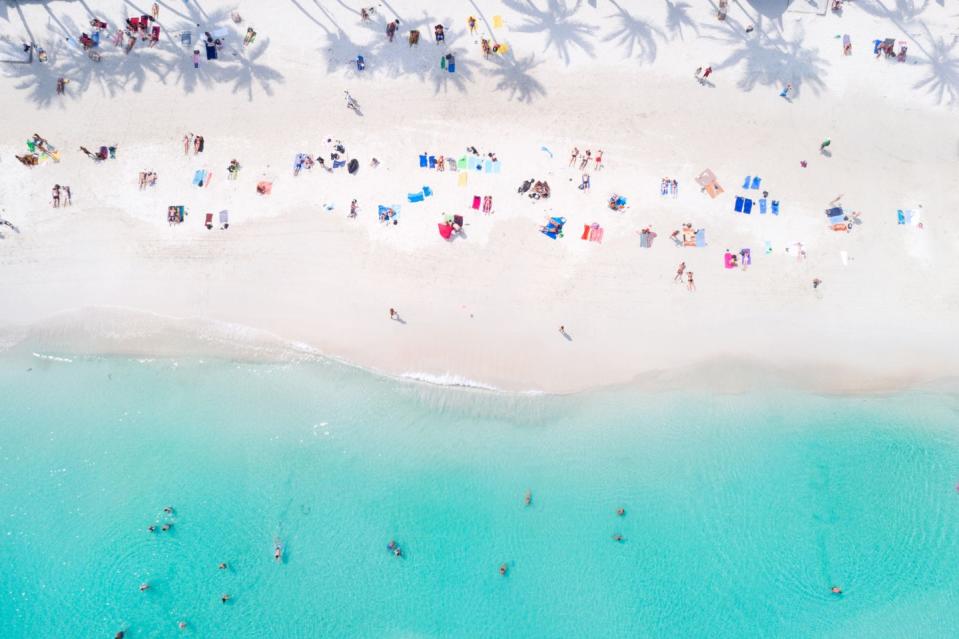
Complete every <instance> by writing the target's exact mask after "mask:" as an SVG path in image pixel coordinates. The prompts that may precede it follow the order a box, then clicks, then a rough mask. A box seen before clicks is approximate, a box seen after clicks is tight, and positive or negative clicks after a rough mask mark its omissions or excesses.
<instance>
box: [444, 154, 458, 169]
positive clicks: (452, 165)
mask: <svg viewBox="0 0 959 639" xmlns="http://www.w3.org/2000/svg"><path fill="white" fill-rule="evenodd" d="M446 168H447V169H449V170H450V171H455V170H456V158H454V157H447V158H446Z"/></svg>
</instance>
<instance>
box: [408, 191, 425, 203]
mask: <svg viewBox="0 0 959 639" xmlns="http://www.w3.org/2000/svg"><path fill="white" fill-rule="evenodd" d="M423 197H424V196H423V192H422V191H420V192H418V193H409V194H407V196H406V199H408V200H409V201H410V202H422V201H423Z"/></svg>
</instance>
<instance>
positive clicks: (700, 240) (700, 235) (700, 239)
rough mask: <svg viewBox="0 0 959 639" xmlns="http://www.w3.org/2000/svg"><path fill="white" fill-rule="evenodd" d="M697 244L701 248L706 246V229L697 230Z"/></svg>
mask: <svg viewBox="0 0 959 639" xmlns="http://www.w3.org/2000/svg"><path fill="white" fill-rule="evenodd" d="M696 246H697V247H699V248H703V247H705V246H706V229H699V230H698V231H696Z"/></svg>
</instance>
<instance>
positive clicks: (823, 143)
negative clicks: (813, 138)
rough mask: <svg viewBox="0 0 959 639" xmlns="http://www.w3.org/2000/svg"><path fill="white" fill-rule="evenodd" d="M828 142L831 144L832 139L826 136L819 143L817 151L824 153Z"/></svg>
mask: <svg viewBox="0 0 959 639" xmlns="http://www.w3.org/2000/svg"><path fill="white" fill-rule="evenodd" d="M830 144H832V140H830V139H829V138H826V139H825V140H823V141H822V144H820V145H819V152H820V153H822V154H824V155H825V153H826V147H828V146H829V145H830Z"/></svg>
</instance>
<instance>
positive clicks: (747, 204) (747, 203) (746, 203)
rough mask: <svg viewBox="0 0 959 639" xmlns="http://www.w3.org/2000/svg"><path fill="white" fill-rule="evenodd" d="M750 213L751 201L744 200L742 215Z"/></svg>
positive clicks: (751, 209) (751, 210)
mask: <svg viewBox="0 0 959 639" xmlns="http://www.w3.org/2000/svg"><path fill="white" fill-rule="evenodd" d="M752 212H753V201H752V200H750V199H749V198H746V199H745V201H743V213H745V214H746V215H749V214H750V213H752Z"/></svg>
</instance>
